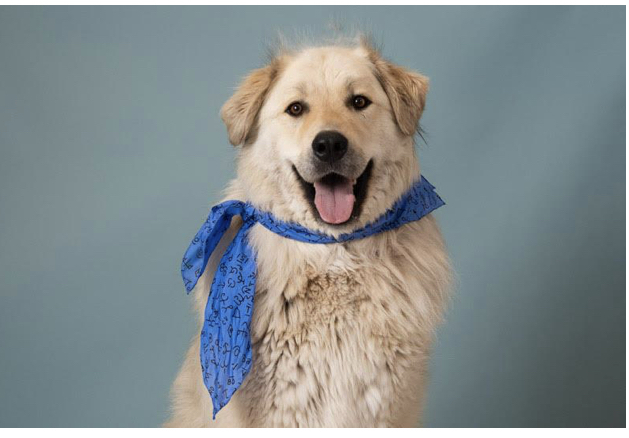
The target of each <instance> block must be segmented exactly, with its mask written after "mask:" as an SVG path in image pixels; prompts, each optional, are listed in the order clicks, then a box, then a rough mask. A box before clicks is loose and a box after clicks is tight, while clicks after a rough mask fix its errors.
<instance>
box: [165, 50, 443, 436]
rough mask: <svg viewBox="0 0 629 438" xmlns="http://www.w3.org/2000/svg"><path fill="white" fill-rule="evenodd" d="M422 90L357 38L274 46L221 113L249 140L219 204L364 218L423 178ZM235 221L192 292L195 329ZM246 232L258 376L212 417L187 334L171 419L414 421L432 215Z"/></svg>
mask: <svg viewBox="0 0 629 438" xmlns="http://www.w3.org/2000/svg"><path fill="white" fill-rule="evenodd" d="M427 90H428V80H427V78H425V77H424V76H421V75H419V74H417V73H413V72H411V71H408V70H406V69H404V68H402V67H399V66H396V65H394V64H391V63H390V62H388V61H386V60H384V59H382V58H381V57H380V55H379V54H378V53H377V51H376V50H374V49H373V48H372V47H371V46H370V45H369V44H366V43H364V42H361V43H358V44H355V45H332V46H323V47H311V48H307V49H304V50H299V51H283V52H282V53H281V54H280V55H278V56H276V57H275V59H274V60H273V61H272V62H270V64H269V65H267V66H266V67H263V68H260V69H258V70H255V71H253V72H252V73H251V74H250V75H249V76H248V77H247V78H246V79H245V80H244V81H243V83H242V84H241V85H240V88H239V89H238V90H237V91H236V93H235V94H234V95H233V96H232V97H231V98H230V99H229V100H228V101H227V103H226V104H225V105H224V107H223V109H222V110H221V116H222V118H223V120H224V122H225V124H226V125H227V130H228V133H229V140H230V142H231V143H232V144H234V145H242V147H241V148H240V150H239V154H238V176H237V178H236V179H235V180H234V181H232V182H231V184H230V185H229V188H228V189H227V192H226V195H227V196H226V197H225V199H238V200H243V201H249V202H251V203H253V204H254V205H256V206H257V207H258V208H259V209H261V210H267V211H270V212H272V213H273V214H274V215H275V216H276V217H277V218H279V219H282V220H284V221H288V222H296V223H299V224H301V225H303V226H305V227H307V228H310V229H313V230H319V231H323V232H325V233H328V234H331V235H335V236H337V235H339V234H341V233H343V232H348V231H352V230H354V229H357V228H360V227H362V226H363V225H365V224H367V223H368V222H370V221H373V220H374V219H376V218H377V217H379V216H380V215H382V214H383V213H384V212H385V211H386V210H387V209H388V208H390V207H391V206H392V205H393V203H394V202H395V201H396V200H397V199H398V198H399V197H400V196H401V195H402V194H403V193H404V192H405V191H406V190H408V189H409V187H410V186H411V185H412V183H413V182H414V181H415V180H417V179H418V178H419V175H420V171H419V164H418V161H417V157H416V154H415V149H414V134H415V133H416V130H417V129H418V123H419V119H420V117H421V115H422V111H423V109H424V102H425V100H426V92H427ZM331 172H333V174H332V176H331V175H330V173H331ZM239 225H240V222H239V221H237V220H235V221H234V223H232V228H231V229H230V231H229V232H228V233H227V234H226V236H225V237H224V238H223V240H222V242H221V243H220V244H219V247H218V248H217V250H216V251H215V252H214V255H213V256H212V258H211V260H210V262H209V264H208V268H207V269H206V270H205V273H204V274H203V277H202V278H201V280H200V281H199V283H198V284H197V287H196V289H195V290H194V296H195V297H196V306H197V308H198V313H199V315H200V318H199V322H200V323H202V321H203V309H204V307H205V304H206V302H207V297H208V291H209V288H210V283H211V279H212V278H213V276H214V272H215V270H216V265H217V261H218V258H220V255H222V254H223V252H224V251H225V248H226V246H227V243H228V242H229V241H231V239H232V238H233V236H234V233H235V230H236V229H237V228H238V226H239ZM250 241H251V244H252V245H253V247H254V248H255V250H256V251H257V254H258V259H257V263H258V280H257V290H256V294H255V310H254V314H253V321H252V324H251V342H252V348H253V365H252V368H251V372H250V374H249V375H248V377H247V379H246V380H245V382H244V383H243V385H242V386H241V387H240V388H239V389H238V391H237V392H236V393H235V395H234V397H233V398H232V400H231V401H230V402H229V403H228V404H227V406H226V407H225V408H224V409H223V410H222V411H221V412H220V413H219V414H218V415H217V418H216V420H212V404H211V400H210V396H209V394H208V392H207V389H206V388H205V386H204V384H203V380H202V376H201V367H200V361H199V337H198V336H197V337H195V338H194V340H193V342H192V345H191V347H190V349H189V351H188V354H187V356H186V359H185V362H184V364H183V366H182V368H181V371H180V372H179V375H178V377H177V379H176V380H175V383H174V385H173V414H172V418H171V420H170V421H169V422H168V423H167V426H173V427H181V426H191V427H202V426H204V427H205V426H207V427H230V426H231V427H237V426H267V427H274V426H288V427H294V426H327V427H336V426H338V427H341V426H354V427H361V426H362V427H374V426H413V425H416V424H418V421H419V419H420V415H421V411H422V398H423V396H422V392H423V389H424V385H425V378H426V366H427V360H428V354H429V352H430V347H431V342H432V338H433V336H434V331H435V327H436V326H437V324H438V323H439V321H440V319H441V317H442V313H443V310H444V304H445V302H446V301H447V300H446V298H447V296H448V284H449V278H450V273H449V263H448V257H447V254H446V251H445V248H444V243H443V240H442V237H441V234H440V232H439V228H438V226H437V223H436V221H435V219H434V218H433V217H432V216H431V215H428V216H426V217H424V218H423V219H421V220H420V221H416V222H412V223H409V224H406V225H404V226H402V227H400V228H398V229H395V230H393V231H388V232H384V233H381V234H376V235H374V236H371V237H368V238H365V239H360V240H355V241H351V242H348V243H342V244H328V245H316V244H309V243H302V242H298V241H295V240H291V239H287V238H284V237H281V236H278V235H276V234H274V233H272V232H270V231H268V230H267V229H266V228H264V227H262V226H260V225H259V224H258V225H256V226H254V228H253V229H252V230H251V231H250Z"/></svg>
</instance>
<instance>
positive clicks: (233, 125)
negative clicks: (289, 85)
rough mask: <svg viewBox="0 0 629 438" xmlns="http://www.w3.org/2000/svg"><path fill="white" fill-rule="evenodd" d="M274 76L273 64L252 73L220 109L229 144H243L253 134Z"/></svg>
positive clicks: (275, 70) (275, 71)
mask: <svg viewBox="0 0 629 438" xmlns="http://www.w3.org/2000/svg"><path fill="white" fill-rule="evenodd" d="M276 75H277V65H276V63H275V62H272V63H271V64H269V65H267V66H266V67H262V68H259V69H257V70H254V71H252V72H251V73H250V74H249V76H247V77H246V78H245V79H244V80H243V81H242V83H241V84H240V86H239V87H238V89H237V90H236V92H235V93H234V95H233V96H232V97H230V98H229V100H228V101H227V102H225V104H224V105H223V107H222V108H221V119H223V123H225V126H227V134H228V136H229V142H230V143H231V144H233V145H234V146H238V145H240V144H243V143H245V142H246V141H247V140H248V139H249V137H250V136H251V134H252V133H253V131H254V129H253V128H254V125H255V122H256V118H257V116H258V113H259V112H260V108H261V107H262V103H263V102H264V98H265V97H266V94H267V93H268V91H269V89H270V88H271V84H272V83H273V80H274V79H275V76H276Z"/></svg>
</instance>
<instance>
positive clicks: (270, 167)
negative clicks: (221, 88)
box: [221, 44, 428, 234]
mask: <svg viewBox="0 0 629 438" xmlns="http://www.w3.org/2000/svg"><path fill="white" fill-rule="evenodd" d="M427 90H428V80H427V78H425V77H424V76H421V75H419V74H417V73H414V72H411V71H408V70H406V69H404V68H402V67H399V66H396V65H394V64H391V63H390V62H388V61H385V60H384V59H382V58H381V57H380V56H379V54H378V53H377V52H376V51H375V50H374V49H372V48H371V47H370V46H368V45H366V44H362V45H358V46H355V47H340V46H329V47H317V48H309V49H305V50H302V51H300V52H298V53H293V54H283V55H280V56H278V57H276V58H275V59H274V60H273V61H272V62H271V63H270V64H269V65H267V66H266V67H263V68H261V69H258V70H255V71H253V72H252V73H251V74H250V75H249V76H248V77H247V78H245V80H244V81H243V83H242V84H241V85H240V87H239V88H238V90H237V91H236V92H235V94H234V95H233V96H232V97H231V98H230V99H229V100H228V101H227V103H225V105H224V106H223V108H222V110H221V117H222V119H223V121H224V122H225V124H226V125H227V130H228V134H229V140H230V142H231V143H232V144H234V145H242V148H241V150H240V153H239V160H238V180H237V183H238V184H239V185H240V186H241V189H242V190H243V191H244V194H245V196H246V197H247V200H249V201H251V202H253V203H254V204H256V205H258V206H260V207H261V208H263V209H266V210H269V211H271V212H273V213H274V214H275V215H276V216H277V217H279V218H281V219H283V220H286V221H293V222H297V223H300V224H302V225H304V226H306V227H309V228H317V229H322V230H323V231H326V232H329V233H332V234H337V233H340V232H345V231H348V230H350V229H354V228H357V227H359V226H362V225H364V224H366V223H368V222H370V221H372V220H374V219H376V218H377V217H378V216H380V215H381V214H382V213H384V212H385V211H386V209H387V208H389V207H391V206H392V204H393V202H395V200H396V199H397V198H398V197H399V196H400V195H402V194H403V193H404V191H406V190H407V189H408V188H409V187H410V185H411V184H412V183H413V181H414V180H415V179H416V178H417V177H418V176H419V167H418V164H417V159H416V157H415V152H414V140H413V137H414V134H415V133H416V131H417V129H418V126H419V125H418V124H419V119H420V117H421V114H422V111H423V109H424V102H425V98H426V92H427Z"/></svg>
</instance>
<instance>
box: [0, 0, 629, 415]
mask: <svg viewBox="0 0 629 438" xmlns="http://www.w3.org/2000/svg"><path fill="white" fill-rule="evenodd" d="M331 20H336V21H338V22H341V23H342V22H348V23H350V24H359V25H361V26H362V27H363V28H366V29H367V30H372V31H373V34H374V35H375V37H376V40H377V41H380V42H382V43H383V44H384V53H385V55H386V56H387V57H389V58H390V59H392V60H393V61H395V62H397V63H400V64H402V65H405V66H408V67H411V68H413V69H416V70H420V71H422V72H423V73H425V74H426V75H428V76H429V77H430V78H431V80H432V89H431V91H430V94H429V98H428V106H427V110H426V113H425V116H424V126H425V128H426V130H427V131H428V144H427V145H423V144H422V145H420V146H419V153H420V157H421V162H422V166H423V172H424V174H425V175H427V176H428V177H429V179H430V180H431V182H433V183H434V184H435V185H436V186H437V188H438V190H439V193H440V194H441V195H442V196H443V197H444V199H445V200H446V201H447V203H448V205H447V206H446V207H444V208H442V209H440V210H439V211H438V212H437V216H438V218H439V220H440V221H441V224H442V226H443V232H444V234H445V237H446V239H447V242H448V246H449V249H450V252H451V255H452V259H453V262H454V266H455V268H456V271H457V273H458V286H457V290H456V296H455V298H454V300H453V302H452V306H451V309H450V311H449V314H448V318H447V323H446V324H445V325H444V326H443V327H442V329H441V330H440V331H439V336H438V343H437V346H436V350H435V352H434V356H433V359H432V364H431V380H430V385H429V388H428V401H427V408H426V414H425V425H426V426H433V427H438V426H439V427H440V426H507V427H509V426H624V425H625V303H626V297H625V154H626V151H625V112H626V108H625V9H624V7H604V8H597V7H576V8H570V7H478V8H476V7H406V8H402V7H380V8H375V7H348V8H332V7H312V8H296V7H268V8H259V7H258V8H254V7H239V8H219V7H200V8H192V7H182V8H114V7H82V8H61V7H56V8H46V7H2V8H0V426H158V425H160V424H161V422H162V421H163V420H165V418H166V416H167V409H168V391H169V386H170V384H171V382H172V380H173V378H174V377H175V374H176V372H177V369H178V366H179V364H180V361H181V359H182V357H183V354H184V351H185V350H186V347H187V345H188V342H189V340H190V338H191V337H192V335H193V331H194V324H193V319H192V316H191V315H190V312H189V305H190V299H189V298H187V297H186V295H185V293H184V289H183V286H182V283H181V280H180V278H179V264H180V259H181V255H182V254H183V251H184V250H185V248H186V246H187V245H188V243H189V241H190V239H191V238H192V236H193V235H194V233H195V232H196V230H197V228H198V227H199V226H200V224H201V222H202V221H203V220H204V218H205V215H206V214H207V211H208V209H209V206H210V204H211V203H213V202H215V201H217V200H218V199H219V193H220V190H221V189H222V188H223V186H224V185H225V183H226V182H227V180H228V179H229V178H230V177H232V176H233V175H234V172H233V168H234V166H233V159H234V150H233V148H232V147H231V146H230V145H229V144H228V142H227V138H226V134H225V129H224V127H223V125H222V124H221V122H220V119H219V117H218V111H219V108H220V107H221V105H222V103H223V102H224V101H225V100H226V99H227V98H228V97H229V96H230V94H231V93H232V91H233V89H234V86H235V85H236V83H237V82H238V80H239V79H240V78H241V77H242V76H243V75H245V74H246V73H247V71H249V70H251V69H252V68H255V67H258V66H260V65H261V63H262V62H263V59H264V52H265V46H266V44H267V42H268V41H270V40H272V39H273V38H274V36H275V32H276V30H277V29H280V30H284V31H286V33H287V34H288V35H289V36H290V35H293V34H294V33H295V32H296V33H297V34H302V33H305V34H311V35H315V36H316V35H319V34H322V33H323V31H324V30H325V28H326V25H327V23H329V22H330V21H331ZM289 39H290V38H289Z"/></svg>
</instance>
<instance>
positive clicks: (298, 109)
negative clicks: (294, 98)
mask: <svg viewBox="0 0 629 438" xmlns="http://www.w3.org/2000/svg"><path fill="white" fill-rule="evenodd" d="M286 112H287V113H288V114H290V115H291V116H293V117H298V116H300V115H301V113H303V112H304V105H303V104H302V103H301V102H293V103H291V104H290V105H288V108H286Z"/></svg>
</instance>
